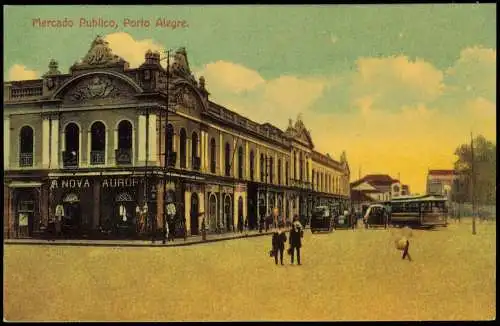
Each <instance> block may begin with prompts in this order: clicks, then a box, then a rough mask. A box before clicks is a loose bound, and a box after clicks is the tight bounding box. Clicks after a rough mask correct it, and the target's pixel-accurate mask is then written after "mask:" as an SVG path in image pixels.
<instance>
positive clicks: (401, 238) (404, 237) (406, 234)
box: [395, 226, 412, 261]
mask: <svg viewBox="0 0 500 326" xmlns="http://www.w3.org/2000/svg"><path fill="white" fill-rule="evenodd" d="M398 233H400V234H399V235H398V236H397V238H396V240H395V244H396V249H398V250H401V251H403V255H402V257H401V259H403V260H404V259H405V258H408V261H412V259H411V256H410V252H409V249H410V240H409V238H410V237H412V232H411V229H410V228H409V227H407V226H405V227H404V228H403V229H401V231H399V232H398Z"/></svg>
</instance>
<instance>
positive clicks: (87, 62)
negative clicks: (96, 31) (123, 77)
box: [71, 35, 128, 69]
mask: <svg viewBox="0 0 500 326" xmlns="http://www.w3.org/2000/svg"><path fill="white" fill-rule="evenodd" d="M118 64H119V65H123V64H126V65H128V64H127V62H126V61H125V60H124V59H123V58H121V57H119V56H117V55H114V54H113V51H112V50H111V48H110V47H109V43H108V42H107V41H105V40H104V39H103V38H102V37H101V36H99V35H98V36H97V37H96V38H95V40H94V41H93V42H92V44H91V45H90V49H89V51H88V52H87V54H86V55H85V56H84V57H83V59H82V60H80V61H79V62H77V63H75V64H74V65H73V66H72V67H71V69H81V68H92V67H94V66H109V65H118Z"/></svg>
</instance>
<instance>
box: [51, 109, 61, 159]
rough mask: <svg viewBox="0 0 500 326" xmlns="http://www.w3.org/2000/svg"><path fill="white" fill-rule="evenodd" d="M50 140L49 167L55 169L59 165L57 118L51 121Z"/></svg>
mask: <svg viewBox="0 0 500 326" xmlns="http://www.w3.org/2000/svg"><path fill="white" fill-rule="evenodd" d="M50 142H51V145H52V146H51V153H50V167H51V168H53V169H57V168H58V167H59V119H53V120H52V121H51V128H50Z"/></svg>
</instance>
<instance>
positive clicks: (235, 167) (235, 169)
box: [230, 138, 240, 177]
mask: <svg viewBox="0 0 500 326" xmlns="http://www.w3.org/2000/svg"><path fill="white" fill-rule="evenodd" d="M230 159H231V160H232V161H233V166H232V167H231V169H232V170H233V176H234V177H238V164H240V162H238V148H237V147H236V139H234V138H233V150H232V151H231V158H230Z"/></svg>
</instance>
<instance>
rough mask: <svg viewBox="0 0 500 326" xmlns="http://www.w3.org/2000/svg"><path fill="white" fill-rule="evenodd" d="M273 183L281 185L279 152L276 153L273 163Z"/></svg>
mask: <svg viewBox="0 0 500 326" xmlns="http://www.w3.org/2000/svg"><path fill="white" fill-rule="evenodd" d="M273 178H274V182H273V184H277V185H279V183H278V182H279V180H278V154H274V163H273Z"/></svg>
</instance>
